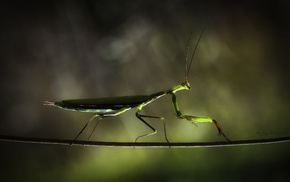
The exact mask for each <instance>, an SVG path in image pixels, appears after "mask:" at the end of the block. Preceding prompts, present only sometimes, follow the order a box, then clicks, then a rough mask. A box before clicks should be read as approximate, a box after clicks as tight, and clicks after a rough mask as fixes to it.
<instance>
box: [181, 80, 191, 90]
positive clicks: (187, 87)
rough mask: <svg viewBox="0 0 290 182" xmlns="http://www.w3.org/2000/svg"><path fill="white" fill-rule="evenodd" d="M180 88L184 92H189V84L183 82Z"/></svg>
mask: <svg viewBox="0 0 290 182" xmlns="http://www.w3.org/2000/svg"><path fill="white" fill-rule="evenodd" d="M181 86H182V87H183V88H184V89H185V90H190V89H191V88H190V84H189V83H188V82H184V83H182V84H181Z"/></svg>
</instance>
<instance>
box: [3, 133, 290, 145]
mask: <svg viewBox="0 0 290 182" xmlns="http://www.w3.org/2000/svg"><path fill="white" fill-rule="evenodd" d="M0 141H4V142H18V143H34V144H49V145H67V146H70V145H71V143H72V142H73V140H61V139H47V138H28V137H16V136H7V135H0ZM285 142H290V137H281V138H271V139H258V140H236V141H231V142H227V141H222V142H193V143H180V142H177V143H176V142H175V143H163V142H148V143H147V142H146V143H142V142H140V143H139V142H137V143H135V142H100V141H81V140H80V141H75V142H74V144H73V145H72V146H93V147H125V148H169V147H170V148H203V147H230V146H243V145H261V144H274V143H285Z"/></svg>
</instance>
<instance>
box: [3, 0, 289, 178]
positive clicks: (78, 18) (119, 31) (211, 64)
mask: <svg viewBox="0 0 290 182" xmlns="http://www.w3.org/2000/svg"><path fill="white" fill-rule="evenodd" d="M289 8H290V3H289V1H286V0H284V1H251V2H249V1H247V2H239V3H237V2H232V1H228V2H227V1H185V0H180V1H174V0H172V1H153V0H148V1H133V0H131V1H128V0H127V1H113V0H107V1H93V0H86V1H69V0H67V1H65V0H60V1H49V2H42V1H2V2H1V6H0V25H1V28H0V60H1V62H0V64H1V67H0V73H1V77H0V80H1V105H0V108H1V116H0V117H1V119H0V133H1V134H3V135H12V136H23V137H37V138H38V137H40V138H57V139H73V138H74V137H75V136H76V135H77V134H78V132H79V131H80V130H81V128H82V127H83V126H84V124H85V123H86V122H87V121H88V119H89V118H90V117H91V116H92V114H88V113H77V112H70V111H63V110H59V109H57V108H54V107H48V106H43V105H42V103H43V101H44V100H53V101H58V100H62V99H74V98H75V99H76V98H94V97H113V96H124V95H138V94H151V93H154V92H157V91H161V90H164V89H167V88H171V87H173V86H175V85H177V84H180V83H181V82H183V81H184V61H185V54H186V45H187V41H188V38H189V34H190V32H193V34H192V41H191V44H190V46H191V51H192V49H193V48H194V45H195V43H196V41H197V39H198V37H199V35H200V33H201V32H202V30H203V28H204V27H205V26H207V28H206V31H205V33H204V35H203V37H202V39H201V41H200V44H199V47H198V50H197V54H196V56H195V58H194V62H193V65H192V68H191V73H190V78H189V82H190V83H191V85H192V90H191V91H189V92H188V91H183V92H178V93H177V95H178V99H179V105H180V109H181V111H182V113H184V114H192V115H200V116H210V117H213V118H216V119H217V121H219V123H220V125H221V127H222V129H223V130H224V132H225V134H226V135H228V137H229V138H230V139H231V140H243V139H261V138H274V137H283V136H289V134H290V129H289V126H290V123H289V113H288V112H289V102H290V99H289V92H290V86H289V76H290V73H289V72H290V71H289V66H290V63H289V62H290V60H289V57H290V56H289V52H290V51H289V50H290V47H289V40H290V37H289V32H290V29H289V18H290V16H289V10H290V9H289ZM142 113H143V114H148V115H155V116H163V117H165V119H166V123H167V133H168V138H169V140H170V141H171V142H206V141H211V142H212V141H223V140H224V139H223V138H222V137H219V136H218V135H217V131H216V127H215V126H214V125H213V124H203V125H198V127H195V126H194V125H192V124H191V123H189V122H187V121H183V120H178V119H176V118H175V116H174V112H173V109H172V103H171V98H170V96H166V97H163V98H162V99H160V100H158V102H154V103H152V104H150V105H148V106H146V107H144V108H143V110H142ZM147 121H148V122H149V123H150V124H151V125H152V126H154V127H155V128H156V129H158V131H159V132H158V133H157V134H156V135H154V136H150V137H147V138H142V139H140V142H141V141H142V142H157V141H158V142H161V141H164V142H165V140H164V133H163V126H162V122H160V121H156V120H152V119H151V120H150V119H147ZM93 127H94V124H92V125H90V126H89V127H88V128H87V129H86V130H85V132H84V133H83V134H82V135H81V136H80V139H82V140H86V138H87V137H88V135H89V134H90V132H91V130H92V128H93ZM148 132H150V129H149V128H147V127H146V126H145V125H144V124H143V123H142V122H140V121H139V120H138V119H137V118H136V117H135V110H134V109H133V110H131V111H128V112H126V113H125V114H123V115H121V116H118V117H115V118H106V119H104V120H103V121H102V122H101V123H100V124H99V126H98V127H97V129H96V131H95V133H94V135H93V136H92V138H91V140H99V141H119V142H131V141H134V139H135V138H136V137H137V136H139V135H142V134H144V133H148ZM289 152H290V145H289V144H287V143H284V144H272V145H259V146H242V147H228V148H225V147H224V148H199V149H126V148H95V147H68V146H52V145H40V144H21V143H7V142H1V150H0V154H1V155H0V156H1V157H0V160H1V165H0V166H1V170H0V179H1V181H287V180H289V177H290V176H289V161H290V160H289V159H290V157H289Z"/></svg>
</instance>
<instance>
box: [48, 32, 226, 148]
mask: <svg viewBox="0 0 290 182" xmlns="http://www.w3.org/2000/svg"><path fill="white" fill-rule="evenodd" d="M204 30H205V29H203V31H202V33H201V34H200V36H199V39H198V41H197V43H196V45H195V48H194V50H193V53H192V56H191V59H190V62H189V64H188V52H189V43H190V38H191V35H190V37H189V40H188V44H187V51H186V59H185V82H183V83H181V84H180V85H176V86H174V87H172V88H169V89H166V90H163V91H160V92H157V93H153V94H151V95H135V96H122V97H107V98H91V99H72V100H62V101H60V102H52V101H44V105H49V106H55V107H58V108H61V109H64V110H70V111H79V112H88V113H94V116H93V117H92V118H91V119H90V120H89V121H88V122H87V123H86V125H85V126H84V127H83V129H82V130H81V131H80V132H79V134H78V135H77V136H76V137H75V139H74V140H73V142H72V144H73V143H74V142H75V141H76V140H77V138H78V137H79V136H80V135H81V134H82V132H83V131H84V130H85V128H86V127H87V126H88V125H89V123H90V122H91V121H92V120H93V119H94V118H98V120H97V124H96V126H95V127H94V129H93V131H92V132H91V134H90V136H89V138H90V137H91V135H92V134H93V132H94V130H95V128H96V127H97V125H98V123H99V121H100V120H102V119H103V118H106V117H113V116H118V115H120V114H123V113H124V112H126V111H128V110H130V109H132V108H135V107H137V109H136V117H137V118H138V119H139V120H140V121H142V122H143V123H144V124H145V125H146V126H148V127H149V128H150V129H151V130H152V131H153V132H151V133H147V134H144V135H141V136H138V137H137V138H136V139H135V142H137V140H138V139H140V138H142V137H147V136H150V135H154V134H156V133H157V130H156V129H155V128H153V127H152V126H151V125H150V124H148V123H147V122H146V121H145V120H144V118H152V119H160V120H162V121H163V126H164V136H165V139H166V141H167V142H168V143H169V140H168V138H167V134H166V127H165V119H164V118H163V117H158V116H148V115H142V114H140V112H141V110H142V108H143V107H144V106H147V105H148V104H150V103H151V102H153V101H155V100H157V99H159V98H161V97H163V96H165V95H168V94H169V95H171V97H172V104H173V109H174V112H175V115H176V117H177V118H178V119H184V120H188V121H190V122H192V123H194V124H198V123H214V124H215V126H216V127H217V129H218V132H219V135H223V136H224V138H225V139H226V140H227V141H230V140H229V139H228V138H227V137H226V135H225V134H224V133H223V132H222V130H221V127H220V125H219V124H218V123H217V121H216V120H215V119H213V118H210V117H203V116H190V115H183V114H182V113H181V112H180V110H179V107H178V104H177V97H176V92H178V91H181V90H190V89H191V87H190V84H189V82H188V76H189V72H190V67H191V64H192V61H193V57H194V55H195V53H196V49H197V47H198V44H199V42H200V39H201V37H202V35H203V33H204ZM89 138H88V139H89Z"/></svg>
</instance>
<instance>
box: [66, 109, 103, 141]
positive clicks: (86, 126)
mask: <svg viewBox="0 0 290 182" xmlns="http://www.w3.org/2000/svg"><path fill="white" fill-rule="evenodd" d="M98 116H100V115H99V114H96V115H94V116H93V117H91V119H90V120H89V121H88V122H87V124H86V125H85V126H84V127H83V129H82V130H81V131H80V132H79V134H78V135H77V136H76V137H75V139H74V140H73V142H72V143H71V144H70V145H72V144H74V143H75V141H76V140H77V139H78V137H79V136H80V135H81V134H82V132H83V131H84V130H85V129H86V127H87V126H88V125H89V124H90V122H91V121H92V120H93V119H94V118H96V117H98ZM101 118H102V116H100V119H101ZM100 119H99V120H98V123H99V121H100ZM98 123H97V124H98ZM96 127H97V125H96V126H95V128H96ZM95 128H94V130H95ZM91 135H92V133H91ZM91 135H90V136H91Z"/></svg>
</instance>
